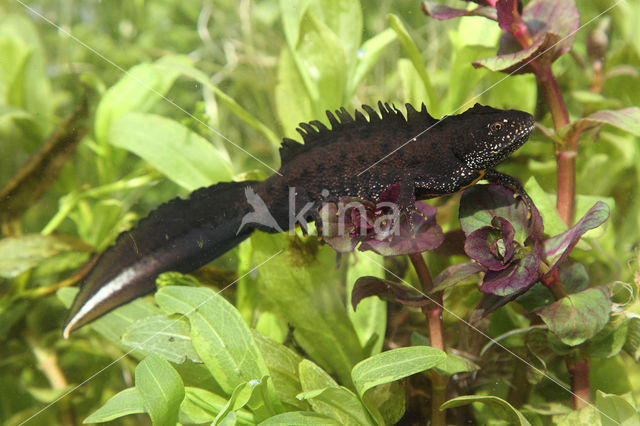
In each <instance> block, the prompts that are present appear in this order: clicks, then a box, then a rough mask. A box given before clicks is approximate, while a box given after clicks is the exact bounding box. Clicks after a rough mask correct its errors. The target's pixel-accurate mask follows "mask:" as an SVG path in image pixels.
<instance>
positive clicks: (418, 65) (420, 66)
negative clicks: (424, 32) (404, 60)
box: [388, 14, 439, 114]
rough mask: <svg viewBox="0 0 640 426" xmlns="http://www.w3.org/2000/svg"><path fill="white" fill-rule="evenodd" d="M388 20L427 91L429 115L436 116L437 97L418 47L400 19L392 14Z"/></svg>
mask: <svg viewBox="0 0 640 426" xmlns="http://www.w3.org/2000/svg"><path fill="white" fill-rule="evenodd" d="M388 18H389V26H390V27H391V28H392V29H393V30H394V31H395V32H396V34H397V35H398V39H399V40H400V43H401V44H402V47H403V48H404V50H405V52H406V54H407V56H408V57H409V59H410V60H411V63H412V64H413V66H414V67H415V69H416V71H417V72H418V74H419V75H420V79H421V80H422V84H424V87H425V89H426V90H427V94H428V95H429V105H428V109H429V111H430V112H431V114H434V113H436V114H437V113H438V105H439V103H438V97H437V95H436V91H435V90H434V88H433V85H432V84H431V79H430V78H429V75H428V74H427V70H426V69H425V67H424V63H423V61H422V58H421V57H420V51H419V50H418V47H417V46H416V44H415V43H414V41H413V39H412V38H411V35H410V34H409V32H408V31H407V30H406V28H405V27H404V24H403V23H402V21H401V20H400V18H398V17H397V16H396V15H394V14H389V17H388Z"/></svg>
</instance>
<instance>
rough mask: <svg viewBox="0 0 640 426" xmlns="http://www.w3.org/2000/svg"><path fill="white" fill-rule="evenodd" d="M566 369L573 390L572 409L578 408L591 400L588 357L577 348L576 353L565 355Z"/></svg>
mask: <svg viewBox="0 0 640 426" xmlns="http://www.w3.org/2000/svg"><path fill="white" fill-rule="evenodd" d="M566 362H567V369H568V370H569V374H570V375H571V390H572V391H573V395H572V401H573V409H574V410H579V409H580V408H583V407H586V406H587V405H588V404H589V403H590V402H591V386H590V384H589V364H590V362H589V357H586V356H584V355H583V354H582V350H581V349H579V352H578V354H577V355H573V356H570V357H567V359H566Z"/></svg>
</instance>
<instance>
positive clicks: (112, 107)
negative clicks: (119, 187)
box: [95, 55, 191, 144]
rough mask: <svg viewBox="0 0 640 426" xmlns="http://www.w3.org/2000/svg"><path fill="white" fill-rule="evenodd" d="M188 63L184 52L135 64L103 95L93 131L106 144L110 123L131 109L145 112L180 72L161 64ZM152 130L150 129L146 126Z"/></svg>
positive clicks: (160, 98)
mask: <svg viewBox="0 0 640 426" xmlns="http://www.w3.org/2000/svg"><path fill="white" fill-rule="evenodd" d="M170 64H183V65H190V64H191V61H190V60H189V59H188V58H187V57H186V56H175V55H168V56H163V57H162V58H160V59H158V60H157V61H156V62H154V63H152V64H140V65H136V66H134V67H133V68H131V69H130V70H128V72H127V74H125V75H124V77H122V78H121V79H120V81H118V82H117V83H116V84H114V85H113V86H111V87H110V88H109V89H108V90H107V91H106V92H105V93H104V95H103V96H102V99H101V100H100V103H99V104H98V108H97V109H96V119H95V134H96V140H97V141H98V143H101V144H106V143H107V141H108V137H109V128H110V127H111V123H113V121H115V120H116V119H117V118H118V117H120V116H121V115H124V114H126V113H128V112H131V111H136V112H146V111H149V110H150V109H151V108H152V107H153V106H154V105H155V104H156V103H158V102H159V101H161V100H162V96H164V95H166V94H167V92H168V91H169V89H170V88H171V86H173V83H174V82H175V80H176V78H178V75H179V73H178V72H177V71H171V68H169V67H166V66H164V65H170ZM145 130H151V129H145Z"/></svg>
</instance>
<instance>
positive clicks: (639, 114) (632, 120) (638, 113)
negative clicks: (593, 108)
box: [571, 107, 640, 136]
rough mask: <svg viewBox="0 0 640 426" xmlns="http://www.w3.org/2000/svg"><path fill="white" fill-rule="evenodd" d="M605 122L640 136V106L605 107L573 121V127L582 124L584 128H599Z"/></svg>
mask: <svg viewBox="0 0 640 426" xmlns="http://www.w3.org/2000/svg"><path fill="white" fill-rule="evenodd" d="M605 124H609V125H611V126H614V127H617V128H618V129H620V130H622V131H624V132H627V133H631V134H632V135H635V136H640V108H638V107H631V108H624V109H618V110H610V109H604V110H600V111H597V112H594V113H593V114H590V115H588V116H587V117H585V118H581V119H580V120H576V121H575V122H574V123H571V126H572V127H574V128H575V127H578V126H582V127H583V128H584V129H592V128H598V127H600V126H603V125H605Z"/></svg>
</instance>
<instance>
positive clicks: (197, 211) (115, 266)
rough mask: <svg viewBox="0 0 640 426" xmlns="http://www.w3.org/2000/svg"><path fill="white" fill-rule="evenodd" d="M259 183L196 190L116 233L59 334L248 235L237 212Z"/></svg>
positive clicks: (245, 207) (248, 227)
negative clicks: (131, 226) (247, 191)
mask: <svg viewBox="0 0 640 426" xmlns="http://www.w3.org/2000/svg"><path fill="white" fill-rule="evenodd" d="M261 186H263V183H262V182H256V181H245V182H225V183H220V184H217V185H213V186H210V187H207V188H202V189H199V190H197V191H195V192H194V193H193V194H191V197H190V198H189V199H186V200H184V199H181V198H176V199H174V200H171V201H169V202H168V203H166V204H163V205H161V206H160V207H158V208H157V209H156V210H154V211H153V212H151V214H149V216H147V217H146V218H145V219H143V220H141V221H140V223H139V224H138V226H137V227H135V228H133V229H132V230H129V231H125V232H123V233H122V234H120V235H119V236H118V238H117V239H116V242H115V244H114V245H113V246H112V247H110V248H109V249H107V250H106V251H105V252H104V253H102V254H100V255H98V259H97V261H95V265H94V266H93V268H92V269H91V270H90V271H89V273H88V274H87V276H86V277H85V279H84V284H83V286H82V288H81V290H80V292H79V293H78V295H77V296H76V298H75V300H74V302H73V306H72V308H71V311H70V312H69V315H68V317H67V320H66V323H65V326H64V330H63V336H64V337H65V338H68V337H69V334H70V333H71V332H72V331H73V330H76V329H77V328H79V327H81V326H83V325H85V324H87V323H89V322H91V321H93V320H94V319H96V318H98V317H100V316H102V315H104V314H105V313H107V312H109V311H110V310H112V309H114V308H115V307H117V306H120V305H122V304H125V303H127V302H129V301H131V300H133V299H135V298H137V297H140V296H143V295H145V294H148V293H151V292H153V291H154V290H155V279H156V278H157V276H158V275H159V274H160V273H162V272H165V271H178V272H183V273H186V272H190V271H193V270H195V269H197V268H199V267H201V266H203V265H205V264H207V263H208V262H210V261H211V260H212V259H215V258H217V257H218V256H220V255H222V254H223V253H225V252H227V251H228V250H230V249H232V248H233V247H235V246H236V245H238V244H240V243H241V242H242V241H243V240H245V239H246V238H248V237H249V236H250V235H251V233H252V232H253V230H254V229H256V227H257V226H259V225H258V224H256V223H242V219H243V214H242V213H241V212H247V213H248V212H250V211H251V210H252V209H251V206H250V205H249V203H248V202H247V199H246V198H245V191H246V190H247V188H260V187H261ZM258 191H259V192H260V193H262V191H261V190H258ZM265 198H266V197H265ZM265 230H266V231H268V229H265Z"/></svg>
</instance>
